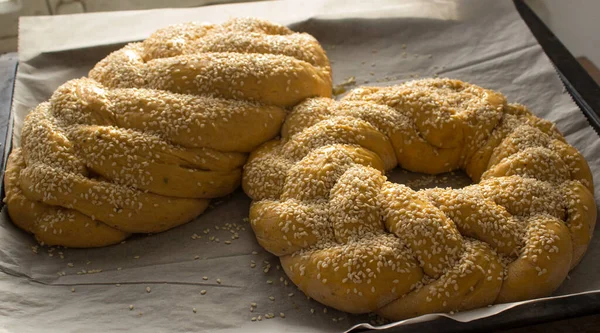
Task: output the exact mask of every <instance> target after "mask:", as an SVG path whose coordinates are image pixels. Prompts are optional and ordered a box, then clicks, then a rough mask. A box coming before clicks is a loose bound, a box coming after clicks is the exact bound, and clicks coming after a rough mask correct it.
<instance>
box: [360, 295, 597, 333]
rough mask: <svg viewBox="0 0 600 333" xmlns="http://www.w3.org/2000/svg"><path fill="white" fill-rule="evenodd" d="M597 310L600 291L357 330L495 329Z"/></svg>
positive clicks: (446, 331) (442, 332) (399, 332)
mask: <svg viewBox="0 0 600 333" xmlns="http://www.w3.org/2000/svg"><path fill="white" fill-rule="evenodd" d="M597 313H600V292H590V293H585V294H577V295H570V296H563V297H559V298H546V299H541V300H537V301H532V302H528V303H524V304H521V305H519V306H516V307H513V308H510V309H507V310H505V311H502V312H500V313H498V314H496V315H493V316H489V317H486V318H481V319H477V320H473V321H469V322H460V321H456V320H454V319H450V318H447V317H439V318H438V319H436V320H430V321H420V322H415V323H406V324H404V325H400V326H396V327H390V328H388V329H385V330H362V329H357V330H354V331H353V332H367V331H368V332H373V333H376V332H386V333H402V332H422V333H428V332H435V333H451V332H491V331H495V330H502V329H511V328H517V327H525V326H530V325H536V324H541V323H546V322H551V321H559V320H565V319H569V318H574V317H581V316H586V315H592V314H597Z"/></svg>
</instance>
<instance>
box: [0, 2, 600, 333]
mask: <svg viewBox="0 0 600 333" xmlns="http://www.w3.org/2000/svg"><path fill="white" fill-rule="evenodd" d="M514 3H515V6H516V8H517V10H518V12H519V13H520V15H521V17H522V18H523V20H524V21H525V22H526V23H527V25H528V26H529V28H530V30H531V31H532V33H533V34H534V36H535V37H536V39H537V40H538V42H539V43H540V45H541V46H542V48H543V49H544V51H545V53H546V54H547V55H548V57H549V58H550V59H551V60H552V62H553V65H554V66H555V69H556V71H557V74H558V76H559V77H560V79H561V80H562V82H563V84H564V86H565V90H566V91H567V92H568V93H569V94H570V95H571V97H572V98H573V100H574V102H575V103H576V104H577V106H578V107H579V109H580V110H581V112H582V113H583V114H584V115H585V116H586V118H587V120H588V122H589V124H590V126H591V127H592V128H593V129H594V130H595V131H596V133H600V87H598V85H597V84H596V83H595V81H594V80H593V79H592V78H591V77H590V76H589V75H588V73H587V72H586V71H585V70H584V69H583V68H582V67H581V65H580V64H579V63H578V62H577V61H576V60H575V58H574V57H573V56H572V55H571V54H570V53H569V51H568V50H567V49H566V48H565V47H564V45H563V44H562V43H561V42H560V41H559V40H558V39H557V38H556V36H554V34H552V32H551V31H550V30H549V29H548V28H547V27H546V26H545V25H544V23H543V22H542V21H541V20H540V19H539V18H538V17H537V16H536V15H535V13H534V12H533V11H532V10H531V9H530V8H529V7H528V6H527V5H526V4H525V3H524V2H523V1H521V0H515V1H514ZM17 66H18V63H17V56H16V54H15V53H9V54H5V55H2V56H0V147H2V151H3V154H2V155H0V167H1V171H2V173H3V172H4V166H5V161H6V156H7V155H8V153H9V151H10V138H11V136H12V119H11V113H10V110H11V101H12V92H13V86H14V79H15V73H16V68H17ZM0 196H2V197H3V192H2V193H1V194H0ZM599 312H600V291H598V292H588V293H584V294H578V295H567V296H560V297H556V298H552V299H543V300H534V301H531V302H529V303H526V304H521V305H520V306H519V308H513V309H508V310H506V311H503V312H501V313H499V314H497V315H495V316H492V317H487V318H484V319H480V320H474V321H470V322H460V321H456V320H455V319H450V318H445V317H438V318H437V319H436V320H427V318H422V320H415V321H414V322H412V323H410V324H408V325H403V326H400V327H391V328H388V329H387V330H385V331H386V332H401V331H402V332H405V331H412V330H418V331H419V332H434V331H435V332H455V331H480V330H489V329H503V328H512V327H518V326H526V325H531V324H537V323H542V322H548V321H554V320H561V319H566V318H571V317H576V316H584V315H589V314H594V313H599ZM356 330H357V331H367V330H368V328H357V329H356Z"/></svg>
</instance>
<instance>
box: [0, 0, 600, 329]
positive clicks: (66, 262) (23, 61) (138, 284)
mask: <svg viewBox="0 0 600 333" xmlns="http://www.w3.org/2000/svg"><path fill="white" fill-rule="evenodd" d="M232 16H257V17H262V18H266V19H269V20H272V21H275V22H279V23H282V24H286V25H289V26H290V27H291V28H293V29H295V30H298V31H306V32H309V33H311V34H313V35H314V36H315V37H316V38H317V39H318V40H319V41H320V42H321V43H322V44H323V45H324V47H325V49H326V50H327V52H328V55H329V57H330V59H331V60H332V63H333V69H334V76H335V78H334V80H335V81H336V82H342V81H344V80H345V79H347V78H348V77H350V76H355V77H356V81H357V82H358V83H359V84H363V83H365V82H366V81H368V83H367V84H368V85H386V84H395V83H399V82H402V81H406V80H410V79H412V78H414V77H415V76H416V75H418V76H419V77H427V76H433V75H434V74H439V75H440V76H446V77H451V78H457V79H461V80H465V81H469V82H472V83H475V84H478V85H481V86H484V87H488V88H492V89H497V90H499V91H501V92H502V93H504V94H505V95H506V96H507V97H508V99H509V101H511V102H519V103H523V104H525V105H527V106H529V107H530V108H531V109H532V111H533V112H534V113H535V114H537V115H538V116H541V117H543V118H545V119H549V120H552V121H554V122H556V123H557V124H558V127H559V129H560V130H561V131H562V132H563V133H564V134H565V136H566V138H567V140H568V141H569V143H571V144H573V145H574V146H575V147H577V148H578V149H579V150H580V151H581V152H582V153H583V154H584V155H585V157H586V159H587V160H588V162H589V164H590V167H591V168H592V170H593V173H594V176H595V181H596V184H595V185H596V193H595V196H596V198H600V193H599V191H600V184H599V183H598V180H600V173H599V171H600V154H598V153H597V152H598V151H600V139H599V138H598V136H597V135H596V134H595V133H594V132H593V130H592V129H591V128H590V127H589V125H588V124H587V122H586V119H585V118H584V116H583V114H582V113H581V112H580V111H579V110H578V109H577V107H576V105H575V104H574V103H573V101H572V100H571V99H570V97H569V95H568V94H567V93H566V92H565V91H564V90H563V87H562V84H561V82H560V81H559V79H558V77H557V75H556V73H555V72H554V70H553V67H552V65H551V63H550V61H549V60H548V58H547V57H546V56H545V54H544V52H543V51H542V49H541V47H540V46H539V45H538V44H537V42H536V41H535V39H534V37H533V36H532V35H531V33H530V31H529V30H528V28H527V27H526V25H525V24H524V22H522V20H521V18H520V17H519V15H518V13H517V12H516V10H515V8H514V7H513V5H512V3H511V2H509V1H494V0H488V1H475V0H471V1H470V0H460V1H403V2H397V1H368V2H367V1H365V2H364V3H361V2H347V1H325V2H322V1H319V2H311V1H287V2H273V3H254V4H237V5H224V6H214V7H203V8H195V9H171V10H153V11H137V12H136V11H132V12H115V13H97V14H85V15H72V16H64V17H62V16H58V17H57V16H54V17H32V18H23V19H22V20H21V22H20V32H19V33H20V35H19V36H20V42H19V57H20V58H19V59H20V67H19V71H18V77H17V82H16V88H15V98H14V110H13V112H14V116H15V129H14V133H15V134H16V135H15V136H14V139H15V140H14V144H16V145H18V143H19V136H18V134H20V126H21V122H22V119H23V117H24V116H25V115H26V113H27V112H28V110H29V109H30V108H32V107H34V106H35V105H36V104H38V103H40V102H42V101H44V100H46V99H47V98H49V96H50V95H51V93H52V92H53V91H54V90H55V89H56V88H57V87H58V86H59V85H60V84H62V83H64V82H65V81H67V80H69V79H72V78H76V77H80V76H83V75H86V74H87V72H88V70H89V69H90V68H91V67H92V66H93V65H94V64H95V63H96V62H97V61H98V60H100V59H102V58H103V57H105V56H106V55H107V54H108V53H109V52H110V51H112V50H115V49H117V48H120V47H121V46H122V45H123V43H125V42H129V41H133V40H139V39H143V38H145V37H147V36H148V35H149V34H150V33H151V32H152V31H154V30H156V29H157V28H160V27H163V26H166V25H168V24H172V23H177V22H184V21H190V20H196V21H210V22H215V23H218V22H222V21H224V20H226V19H228V18H229V17H232ZM377 81H382V82H377ZM444 177H447V178H444ZM461 177H462V178H461ZM391 179H392V180H394V181H398V182H408V183H409V185H412V186H414V187H415V188H420V187H431V186H436V185H442V186H445V185H447V184H451V185H454V186H457V185H458V186H460V185H461V184H462V185H464V184H465V179H464V176H461V174H460V173H457V174H454V175H444V176H440V177H435V178H431V177H419V176H418V175H414V174H405V173H403V172H400V171H396V172H394V173H393V174H392V175H391ZM218 201H219V202H220V203H219V202H217V203H215V204H214V205H215V207H213V208H211V209H210V210H208V211H207V212H206V213H205V214H204V215H202V216H201V217H199V218H198V219H197V220H195V221H193V222H191V223H189V224H186V225H184V226H181V227H178V228H176V229H173V230H171V231H168V232H164V233H161V234H157V235H150V236H137V237H133V238H132V239H129V240H127V241H126V243H124V244H120V245H116V246H111V247H107V248H101V249H92V250H71V249H48V248H44V247H36V243H35V241H34V240H33V238H32V237H31V236H29V235H27V234H25V233H23V232H21V231H20V230H18V229H16V228H15V227H14V226H13V225H12V224H11V223H10V221H9V219H8V216H7V215H6V212H5V211H3V213H2V215H1V216H0V331H6V332H39V331H45V332H61V333H62V332H79V331H86V332H88V331H100V332H106V331H129V330H131V331H142V332H188V331H195V332H200V331H206V332H209V331H210V332H215V331H220V332H227V331H261V332H265V331H270V332H275V331H283V330H285V331H288V332H310V331H331V332H335V331H344V330H347V329H349V328H350V327H352V326H353V325H355V324H357V323H361V322H368V321H369V320H370V319H372V318H369V317H368V316H366V315H365V316H352V315H347V314H344V313H340V312H338V311H335V310H332V309H329V310H328V311H327V313H324V311H323V309H324V306H323V305H320V304H318V303H317V302H315V301H312V300H308V299H307V298H306V297H305V296H304V295H303V294H302V293H301V292H299V291H298V290H297V289H296V288H295V287H294V286H292V285H291V284H289V285H287V286H286V285H285V281H286V279H285V275H284V273H283V272H282V271H281V270H278V266H277V265H278V264H279V261H278V260H277V258H275V257H273V256H272V255H269V254H268V253H266V252H265V251H263V250H262V249H261V248H260V247H259V246H258V244H257V243H256V241H255V239H254V236H253V234H252V231H251V229H250V227H249V225H248V223H247V222H245V221H244V218H245V217H246V216H247V212H248V206H249V203H250V201H249V199H248V198H247V197H246V196H245V195H244V194H243V192H241V191H237V192H235V193H234V194H233V195H231V196H230V197H227V198H223V199H222V200H218ZM216 228H219V229H218V230H217V229H216ZM205 230H210V232H209V233H208V234H205V233H204V231H205ZM232 232H234V233H235V232H237V235H238V236H239V239H232V236H233V237H235V234H234V233H232ZM194 234H196V235H198V236H201V238H198V237H196V236H195V235H194ZM210 237H215V239H214V240H213V241H211V238H210ZM216 238H218V239H219V242H218V243H217V242H216ZM599 238H600V237H598V235H596V237H595V238H594V240H593V241H592V244H591V247H590V250H589V251H588V254H587V255H586V257H585V259H584V260H583V262H581V264H579V266H578V267H577V268H576V269H575V270H573V271H572V272H571V273H570V279H568V280H566V281H565V282H564V283H563V285H562V286H561V287H560V289H559V290H558V291H557V292H556V293H555V295H567V294H572V293H581V292H588V291H592V290H598V289H600V266H598V265H596V262H597V259H598V258H599V257H600V244H599V243H598V242H599ZM226 240H229V241H231V244H226V243H225V241H226ZM253 251H256V252H255V253H256V254H252V252H253ZM34 252H37V254H36V253H34ZM252 260H253V261H254V262H255V264H256V267H255V268H251V264H252ZM264 260H266V261H268V264H270V269H268V270H267V269H266V267H268V264H267V263H266V262H263V261H264ZM265 271H266V273H265ZM204 276H206V277H207V280H203V277H204ZM217 279H220V280H219V281H220V283H219V282H217ZM280 279H282V280H280ZM282 281H283V282H282ZM269 282H271V283H269ZM147 288H150V289H147ZM201 290H206V294H205V295H202V294H201ZM148 291H149V292H148ZM292 293H293V294H292ZM270 296H272V297H273V300H270V299H269V297H270ZM251 302H256V303H257V307H256V309H255V310H254V312H250V303H251ZM130 305H133V309H132V310H130ZM515 305H518V304H509V305H496V306H492V307H489V308H484V309H479V310H475V311H468V312H462V313H458V314H455V315H453V316H451V318H454V319H456V320H460V321H470V320H474V319H478V318H483V317H485V316H491V315H494V314H495V313H498V312H500V311H502V310H504V309H506V308H507V307H510V306H515ZM194 308H195V309H196V311H195V312H194V311H193V309H194ZM311 308H312V309H314V310H315V313H314V314H313V313H311ZM266 313H273V314H274V315H275V318H273V319H264V317H265V314H266ZM280 313H283V314H284V316H285V318H281V317H280ZM258 315H261V316H262V317H263V319H262V321H260V322H259V321H256V322H252V321H251V318H252V317H258ZM436 316H437V315H430V316H427V317H422V318H418V319H414V320H412V321H413V322H414V321H415V320H431V319H435V318H436ZM408 322H411V321H408ZM406 323H407V322H404V323H400V325H403V324H406Z"/></svg>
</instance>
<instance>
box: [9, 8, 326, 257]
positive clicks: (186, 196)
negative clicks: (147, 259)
mask: <svg viewBox="0 0 600 333" xmlns="http://www.w3.org/2000/svg"><path fill="white" fill-rule="evenodd" d="M330 72H331V70H330V67H329V62H328V60H327V57H326V55H325V52H324V51H323V49H322V48H321V46H320V45H319V44H318V42H317V41H316V40H315V39H314V38H313V37H311V36H310V35H307V34H300V33H294V32H292V31H291V30H289V29H287V28H285V27H283V26H279V25H275V24H271V23H269V22H265V21H262V20H257V19H234V20H231V21H228V22H226V23H224V24H222V25H209V24H205V25H202V24H195V23H187V24H181V25H175V26H171V27H167V28H165V29H162V30H159V31H157V32H156V33H154V34H153V35H152V36H150V38H148V39H147V40H146V41H144V42H140V43H132V44H128V45H127V46H125V47H124V48H123V49H121V50H118V51H116V52H113V53H112V54H110V55H109V56H108V57H106V58H105V59H104V60H102V61H100V62H99V63H98V64H97V65H96V66H95V67H94V68H93V69H92V70H91V71H90V78H81V79H77V80H72V81H69V82H67V83H66V84H64V85H62V86H61V87H59V88H58V89H57V90H56V91H55V92H54V94H53V95H52V97H51V99H50V101H48V102H45V103H42V104H40V105H39V106H38V107H36V108H35V109H34V110H33V111H31V113H30V114H29V115H28V116H27V118H26V120H25V122H24V125H23V129H22V146H21V148H17V149H14V150H13V152H12V153H11V156H10V158H9V161H8V165H7V171H6V175H5V185H6V202H7V205H8V211H9V214H10V216H11V218H12V220H13V221H14V222H15V224H17V225H18V226H19V227H21V228H22V229H24V230H26V231H29V232H32V233H34V234H35V236H36V237H37V239H38V240H39V241H40V242H42V243H45V244H49V245H63V246H71V247H95V246H103V245H108V244H113V243H116V242H120V241H121V240H123V239H124V238H125V237H127V236H128V235H129V234H131V233H154V232H160V231H164V230H167V229H169V228H172V227H175V226H177V225H180V224H182V223H185V222H188V221H190V220H191V219H193V218H194V217H196V216H197V215H198V214H200V213H202V212H203V211H204V210H205V209H206V207H207V206H208V202H209V199H210V198H214V197H219V196H223V195H226V194H229V193H231V192H232V191H233V190H234V189H235V188H236V187H237V186H238V185H239V183H240V180H241V173H242V170H241V167H242V165H243V164H244V162H245V160H246V157H247V156H246V153H248V152H250V151H252V150H253V149H255V148H256V147H257V146H259V145H260V144H262V143H264V142H265V141H267V140H270V139H271V138H273V137H274V136H275V135H277V134H278V132H279V129H280V127H281V124H282V122H283V120H284V117H285V114H286V111H285V109H284V108H285V107H288V106H291V105H294V104H296V103H297V102H299V101H301V100H302V99H305V98H307V97H312V96H324V97H328V96H330V95H331V73H330Z"/></svg>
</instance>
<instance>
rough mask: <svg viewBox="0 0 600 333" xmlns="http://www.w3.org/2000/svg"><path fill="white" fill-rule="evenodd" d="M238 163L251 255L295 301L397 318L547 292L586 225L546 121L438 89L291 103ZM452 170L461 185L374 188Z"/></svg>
mask: <svg viewBox="0 0 600 333" xmlns="http://www.w3.org/2000/svg"><path fill="white" fill-rule="evenodd" d="M281 136H282V138H281V139H280V140H274V141H271V142H268V143H266V144H264V145H263V146H261V147H260V148H259V149H257V150H256V151H254V152H253V153H252V154H251V156H250V158H249V161H248V162H247V164H246V165H245V167H244V175H243V181H242V184H243V187H244V190H245V192H246V193H247V194H248V195H249V196H250V197H251V198H252V199H253V200H254V201H253V204H252V206H251V210H250V221H251V225H252V228H253V229H254V231H255V234H256V237H257V239H258V241H259V243H260V244H261V245H262V246H263V247H264V248H265V249H266V250H268V251H269V252H271V253H273V254H275V255H277V256H279V257H280V259H281V263H282V266H283V268H284V270H285V271H286V273H287V275H288V276H289V277H290V279H291V280H292V281H293V282H294V283H295V284H296V285H297V286H298V287H299V288H300V289H301V290H302V291H304V292H305V293H306V294H307V295H309V296H310V297H312V298H314V299H316V300H318V301H320V302H322V303H324V304H326V305H328V306H332V307H334V308H337V309H340V310H344V311H348V312H352V313H364V312H371V311H374V312H378V313H379V314H381V315H383V316H384V317H387V318H390V319H402V318H407V317H412V316H417V315H421V314H425V313H431V312H449V311H459V310H465V309H471V308H476V307H481V306H485V305H489V304H493V303H500V302H510V301H517V300H523V299H528V298H534V297H541V296H546V295H549V294H550V293H551V292H552V291H554V290H555V289H556V288H557V287H558V286H559V285H560V284H561V283H562V281H563V280H564V279H565V277H566V276H567V273H568V272H569V270H570V269H571V268H573V267H574V266H575V265H576V264H577V263H578V262H579V261H580V260H581V258H582V256H583V255H584V253H585V251H586V248H587V246H588V243H589V241H590V238H591V236H592V231H593V229H594V225H595V222H596V204H595V201H594V198H593V195H592V193H593V189H592V186H593V185H592V177H591V172H590V169H589V168H588V166H587V163H586V162H585V160H584V159H583V157H582V156H581V155H580V154H579V152H577V150H575V149H574V148H573V147H571V146H569V145H568V144H566V143H565V140H564V138H563V137H562V135H561V134H560V133H559V132H558V131H557V130H556V128H555V127H554V125H553V124H552V123H550V122H548V121H545V120H542V119H539V118H537V117H535V116H533V115H532V114H531V113H530V112H529V111H527V109H526V108H525V107H524V106H521V105H516V104H507V103H506V100H505V98H504V96H502V95H501V94H499V93H496V92H493V91H490V90H486V89H483V88H480V87H477V86H473V85H470V84H467V83H464V82H460V81H456V80H448V79H427V80H421V81H413V82H409V83H406V84H403V85H399V86H394V87H385V88H377V87H364V88H358V89H355V90H354V91H352V92H350V93H349V94H348V95H347V96H346V97H345V98H344V99H343V100H342V101H339V102H338V101H334V100H332V99H328V98H312V99H307V100H306V101H304V102H303V103H301V104H300V105H298V106H297V107H295V108H294V110H293V111H292V112H291V113H290V114H289V116H288V117H287V119H286V121H285V123H284V125H283V128H282V132H281ZM397 164H399V165H400V166H401V167H403V168H405V169H408V170H411V171H416V172H425V173H430V174H435V173H440V172H445V171H450V170H455V169H463V170H465V171H466V172H467V174H468V175H469V176H470V177H471V179H472V180H473V181H474V182H476V184H474V185H470V186H467V187H464V188H461V189H451V188H433V189H426V190H421V191H414V190H412V189H410V188H409V187H406V186H404V185H400V184H394V183H391V182H389V181H386V177H385V176H384V172H385V171H388V170H390V169H393V168H394V167H395V166H396V165H397Z"/></svg>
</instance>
